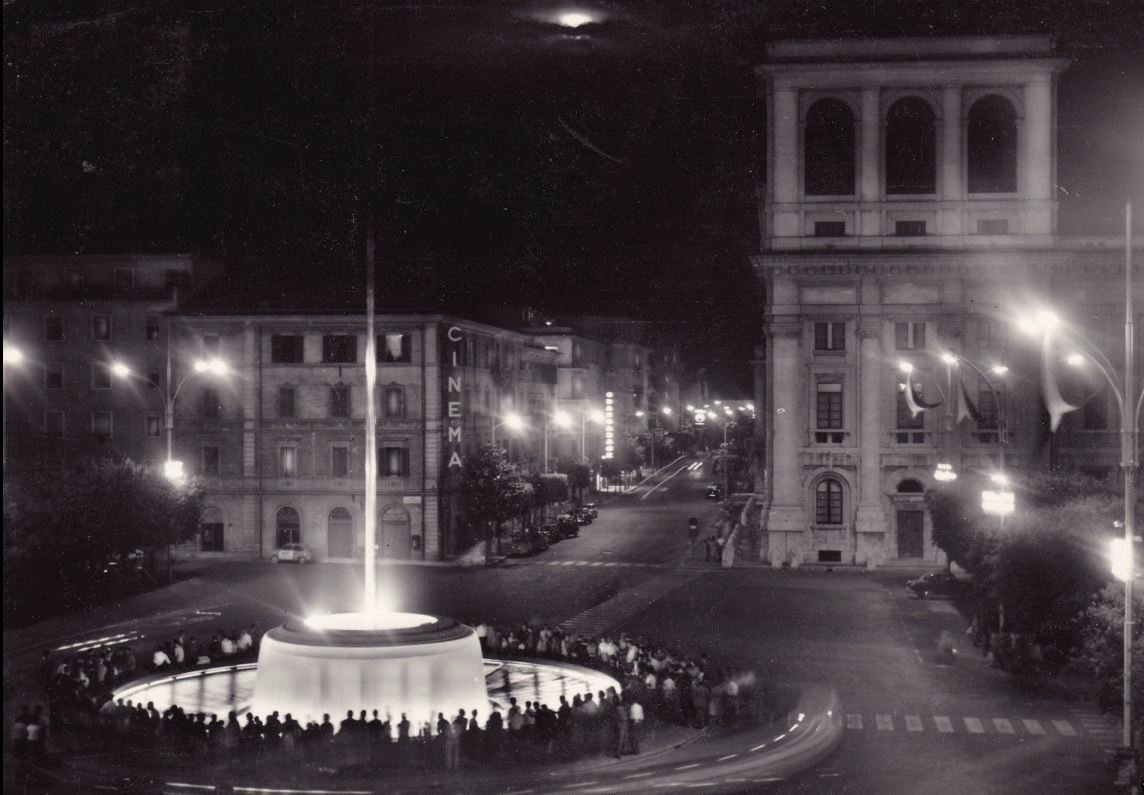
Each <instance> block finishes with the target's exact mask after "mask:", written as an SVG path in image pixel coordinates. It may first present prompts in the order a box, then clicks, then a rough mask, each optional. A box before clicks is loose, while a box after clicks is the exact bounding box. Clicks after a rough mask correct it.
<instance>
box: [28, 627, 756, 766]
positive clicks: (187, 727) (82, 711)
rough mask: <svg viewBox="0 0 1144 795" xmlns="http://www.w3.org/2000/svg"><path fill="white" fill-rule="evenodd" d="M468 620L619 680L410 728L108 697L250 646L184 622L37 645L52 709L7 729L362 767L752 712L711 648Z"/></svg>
mask: <svg viewBox="0 0 1144 795" xmlns="http://www.w3.org/2000/svg"><path fill="white" fill-rule="evenodd" d="M474 627H475V631H476V634H477V637H478V639H479V641H480V644H481V649H482V651H483V652H484V653H485V654H487V655H488V656H491V657H500V658H509V659H511V658H514V657H522V658H548V659H553V660H561V661H567V662H570V663H576V664H579V665H583V666H587V667H592V668H596V669H598V670H602V671H605V672H607V673H609V674H611V675H612V676H613V677H614V678H615V679H616V680H617V682H618V683H619V686H618V687H608V688H607V689H605V690H600V691H598V692H596V693H595V694H593V693H591V692H584V693H577V694H575V695H573V696H572V698H571V699H570V700H569V699H568V698H567V697H565V696H560V697H559V703H558V704H553V705H549V704H545V703H540V702H533V701H525V702H524V704H523V705H521V704H519V703H518V700H517V698H515V697H513V696H512V695H511V694H507V695H506V697H507V699H508V701H507V703H504V704H502V705H493V706H491V707H490V706H489V705H479V706H482V707H483V709H481V711H480V712H478V710H477V709H471V710H470V711H468V712H466V711H465V710H459V711H458V712H457V713H456V714H455V715H452V716H451V717H447V716H446V715H445V714H444V713H439V714H438V715H437V718H436V720H435V721H424V722H419V723H416V724H415V723H413V722H411V721H410V720H409V718H408V717H407V716H406V715H405V714H401V715H400V717H397V716H391V715H388V714H384V713H382V714H379V712H378V710H377V709H373V710H372V711H371V712H367V710H366V709H362V710H360V711H359V712H358V713H357V714H356V715H355V714H354V713H353V712H350V713H348V714H347V715H346V716H345V718H343V719H341V720H340V721H339V720H337V719H336V718H335V719H331V717H330V716H329V715H323V716H322V717H321V720H320V721H319V720H317V719H312V718H310V716H306V717H304V718H303V717H302V716H293V715H290V714H286V715H280V714H279V713H277V712H274V713H272V714H270V715H266V716H257V715H251V714H245V715H242V716H240V715H239V714H238V713H236V712H230V713H229V714H228V715H226V716H225V718H223V717H221V716H219V715H215V714H204V713H188V712H186V711H184V710H183V709H182V708H180V707H179V706H176V705H171V706H167V707H166V708H165V709H162V710H160V709H159V708H157V707H156V706H155V704H154V703H151V702H148V703H146V704H144V703H133V702H132V701H131V700H129V699H124V698H116V697H115V696H114V690H115V689H116V688H117V687H118V686H120V685H122V684H124V683H125V682H127V681H130V680H133V679H137V678H139V677H140V676H141V675H142V674H143V673H144V672H145V671H150V672H163V671H166V670H172V671H175V670H179V669H190V668H196V667H201V666H206V665H217V664H219V663H221V662H243V661H245V660H244V658H253V657H254V655H255V654H256V652H257V638H258V637H259V633H258V632H257V630H256V629H255V628H254V627H253V626H251V627H249V628H247V629H245V630H235V631H228V632H216V633H214V635H213V637H212V638H211V639H210V640H209V641H207V642H205V643H201V644H200V643H199V642H198V641H197V640H196V639H195V638H194V637H188V636H187V635H186V634H185V633H182V632H180V633H179V634H178V636H176V637H174V638H172V639H170V640H169V641H167V642H165V643H163V644H160V645H158V646H156V647H155V648H154V651H152V652H150V653H149V655H148V653H147V652H146V651H145V650H143V649H132V648H131V647H130V646H127V645H125V644H120V645H118V646H115V647H110V648H100V649H96V650H91V651H87V652H81V653H78V654H73V655H70V656H68V657H65V658H63V659H59V660H56V659H53V658H52V657H51V655H49V654H48V653H46V652H45V656H44V659H43V667H44V677H45V685H46V691H47V694H48V703H49V708H48V710H46V711H45V710H44V709H43V707H42V706H36V707H35V708H34V709H29V708H27V707H24V708H23V709H22V710H21V711H20V714H19V716H18V717H17V720H16V722H15V723H14V725H13V735H12V736H13V741H14V743H15V746H16V747H15V750H16V753H17V755H18V758H20V759H23V758H25V757H27V756H32V757H34V756H36V755H41V754H43V752H44V749H45V747H46V743H47V730H48V720H49V715H50V716H51V719H52V720H53V721H55V723H54V727H53V728H54V730H55V731H65V732H69V733H74V734H76V735H78V737H79V738H82V741H83V742H110V743H121V742H126V743H127V744H128V746H129V747H131V748H134V749H142V748H153V749H156V750H157V751H160V752H162V753H173V754H177V755H180V756H181V757H188V756H189V757H195V758H200V757H201V758H204V759H238V758H247V759H253V760H256V761H257V760H261V759H263V758H266V755H267V754H268V753H271V752H275V751H283V752H285V756H287V757H292V758H294V759H296V760H298V761H300V762H302V763H304V764H307V765H312V766H316V767H319V768H334V769H336V768H339V767H344V766H347V765H359V764H367V765H372V766H414V767H426V766H434V765H436V766H442V765H443V766H444V767H445V768H446V769H456V768H458V767H459V766H460V765H461V763H462V760H466V761H467V762H474V763H481V762H496V761H500V760H505V759H509V758H511V759H513V760H517V761H522V760H523V761H528V760H532V761H540V762H543V761H567V760H570V759H574V758H579V757H581V756H585V755H591V754H611V755H613V756H617V757H619V756H623V755H625V754H638V753H639V752H640V741H641V738H642V737H643V735H644V732H645V723H646V721H647V720H648V719H649V718H650V719H655V720H658V721H660V722H663V723H674V724H678V725H687V726H692V727H695V728H701V727H705V726H708V725H710V724H711V723H724V724H735V723H737V722H739V721H740V720H743V719H751V718H752V717H753V715H752V711H751V705H752V704H753V701H754V699H753V694H752V693H751V692H750V691H751V689H752V688H753V685H754V681H753V677H752V676H750V675H746V676H738V677H731V676H726V675H723V674H722V673H721V672H719V671H717V670H716V668H715V666H713V665H712V664H711V663H710V661H709V660H708V659H707V657H706V655H705V654H699V655H697V656H686V655H681V654H678V653H675V652H673V651H671V650H668V649H666V648H662V647H657V646H652V645H649V644H647V643H646V642H643V641H641V640H637V639H634V638H630V637H628V636H626V635H616V636H603V637H598V638H593V637H585V636H581V635H577V634H572V633H565V632H563V631H561V630H560V629H559V628H557V627H548V626H539V627H538V626H532V625H529V624H521V625H517V626H503V625H497V624H489V623H483V622H482V623H478V624H475V625H474ZM141 658H142V662H140V659H141ZM502 710H503V711H502ZM483 713H487V715H486V714H483ZM299 718H301V719H302V720H301V721H300V720H299ZM303 721H304V722H303ZM335 721H337V722H336V723H335Z"/></svg>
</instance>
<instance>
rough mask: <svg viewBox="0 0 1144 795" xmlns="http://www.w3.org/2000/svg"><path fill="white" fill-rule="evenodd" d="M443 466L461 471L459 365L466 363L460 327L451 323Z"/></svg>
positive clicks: (447, 334) (461, 414)
mask: <svg viewBox="0 0 1144 795" xmlns="http://www.w3.org/2000/svg"><path fill="white" fill-rule="evenodd" d="M444 361H445V367H444V370H445V452H446V453H447V455H448V459H447V460H448V463H446V465H445V468H446V469H449V470H453V469H454V468H455V469H457V470H460V469H461V467H462V466H463V464H462V462H461V450H462V449H463V447H462V442H463V440H462V438H461V432H462V427H461V423H462V422H463V420H464V400H463V398H464V394H465V393H464V389H463V387H464V385H463V383H462V380H461V379H462V378H463V377H464V374H463V372H462V369H461V368H462V366H463V365H464V364H465V336H464V334H462V333H461V329H460V327H459V326H450V327H449V330H448V331H447V332H445V356H444Z"/></svg>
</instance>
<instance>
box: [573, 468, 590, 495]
mask: <svg viewBox="0 0 1144 795" xmlns="http://www.w3.org/2000/svg"><path fill="white" fill-rule="evenodd" d="M591 485H592V470H591V469H590V468H589V467H588V465H587V464H573V465H572V467H571V468H570V469H569V470H568V488H569V489H571V490H573V491H575V492H576V494H577V495H578V499H580V500H581V501H583V499H584V490H585V489H587V488H588V487H589V486H591Z"/></svg>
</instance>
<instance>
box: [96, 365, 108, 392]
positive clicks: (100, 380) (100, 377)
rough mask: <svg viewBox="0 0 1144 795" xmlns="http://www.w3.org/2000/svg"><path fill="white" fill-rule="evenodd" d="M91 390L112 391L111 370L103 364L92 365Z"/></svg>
mask: <svg viewBox="0 0 1144 795" xmlns="http://www.w3.org/2000/svg"><path fill="white" fill-rule="evenodd" d="M91 388H92V389H111V368H110V367H108V366H107V365H106V364H104V363H103V362H92V364H91Z"/></svg>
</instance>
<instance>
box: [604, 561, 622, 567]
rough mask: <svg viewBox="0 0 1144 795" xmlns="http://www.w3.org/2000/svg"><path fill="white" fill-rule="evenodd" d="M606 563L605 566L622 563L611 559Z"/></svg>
mask: <svg viewBox="0 0 1144 795" xmlns="http://www.w3.org/2000/svg"><path fill="white" fill-rule="evenodd" d="M604 565H605V566H619V565H620V564H619V563H616V562H615V561H609V562H607V563H605V564H604Z"/></svg>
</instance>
